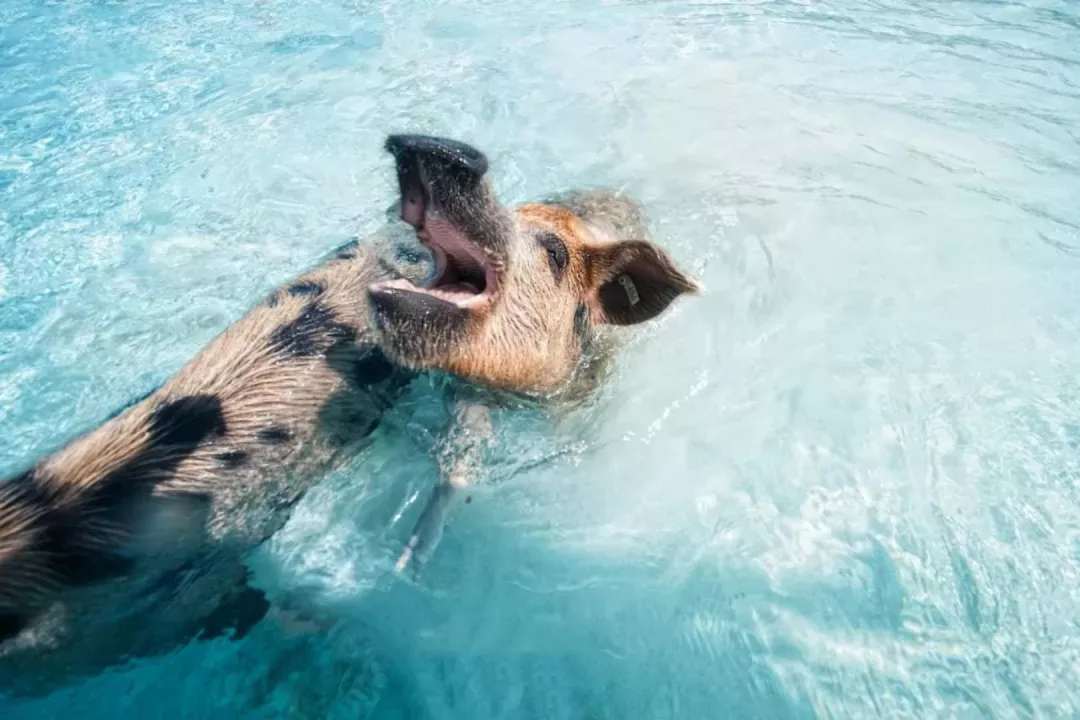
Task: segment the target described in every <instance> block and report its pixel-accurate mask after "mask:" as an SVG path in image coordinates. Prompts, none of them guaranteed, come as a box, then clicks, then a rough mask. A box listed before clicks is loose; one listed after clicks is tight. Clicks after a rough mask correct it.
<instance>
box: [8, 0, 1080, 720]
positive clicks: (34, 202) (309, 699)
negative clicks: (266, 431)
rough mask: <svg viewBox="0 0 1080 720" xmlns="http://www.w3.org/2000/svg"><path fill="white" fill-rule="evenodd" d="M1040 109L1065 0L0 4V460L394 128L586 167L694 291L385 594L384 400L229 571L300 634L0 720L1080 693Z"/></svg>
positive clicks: (526, 714)
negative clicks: (264, 540) (291, 509)
mask: <svg viewBox="0 0 1080 720" xmlns="http://www.w3.org/2000/svg"><path fill="white" fill-rule="evenodd" d="M1078 128H1080V8H1078V7H1077V6H1076V5H1075V4H1074V3H1070V2H1067V1H1064V0H1059V1H1057V2H1054V1H1052V0H1045V1H1041V0H1033V1H1032V2H1026V3H1024V2H989V1H983V2H928V1H925V0H922V1H919V2H901V1H900V0H878V1H876V2H856V1H855V0H826V1H820V2H819V1H815V0H801V1H795V0H787V1H783V0H775V1H764V0H763V1H759V2H735V1H732V2H723V3H708V2H697V3H691V2H683V1H681V0H680V1H672V2H654V1H650V0H585V1H582V2H574V3H569V2H545V3H531V4H523V3H518V2H511V1H510V0H491V1H485V2H475V3H462V2H453V1H451V0H443V1H439V2H434V1H432V0H423V1H421V0H397V1H394V0H387V1H386V2H381V3H368V2H342V1H340V0H338V1H328V2H319V3H315V2H298V1H295V0H293V1H290V2H286V1H285V0H252V1H251V2H247V3H242V2H235V1H231V2H220V3H194V2H176V1H175V0H172V1H170V2H150V1H147V0H136V1H132V2H126V3H112V2H102V1H93V2H90V1H80V0H73V1H71V2H65V3H43V2H39V0H5V2H3V3H0V436H2V437H3V438H4V441H3V442H2V443H0V473H4V472H8V471H11V470H15V469H16V468H19V467H21V466H22V465H23V464H24V463H25V462H26V461H27V460H29V459H30V458H31V457H33V456H34V455H35V454H37V453H39V452H43V451H45V450H48V449H50V448H51V447H53V446H54V445H55V444H56V443H57V442H59V441H60V440H62V439H63V438H66V437H67V436H69V435H70V434H71V433H74V432H76V431H78V430H81V429H84V428H86V427H88V426H90V425H91V424H93V423H94V422H96V421H98V420H100V419H101V418H102V417H104V416H105V415H107V414H108V413H109V412H110V411H111V410H113V409H114V408H116V407H117V406H119V405H122V404H124V403H125V402H126V401H127V400H129V399H130V398H131V397H133V396H135V395H137V394H139V393H141V392H143V391H146V390H148V389H149V388H150V387H152V386H153V385H154V384H156V383H157V382H159V381H160V380H161V379H163V378H164V377H166V376H167V375H168V374H169V373H171V372H172V371H174V370H175V369H177V368H178V367H179V366H180V364H182V363H183V362H184V360H186V359H187V358H188V357H190V356H191V355H192V354H193V353H194V352H195V351H197V350H198V348H199V347H201V346H202V345H203V344H204V343H205V342H207V341H208V340H209V339H210V338H211V337H213V336H214V335H215V334H216V333H218V332H219V331H221V330H222V329H223V328H224V327H225V326H226V325H227V324H228V323H229V322H230V321H231V320H233V319H235V318H236V317H238V316H239V315H240V314H241V313H242V312H243V311H244V310H245V309H246V308H247V307H248V306H249V305H250V304H251V303H253V302H254V301H255V300H256V299H258V298H260V297H262V295H263V294H264V293H265V291H267V290H268V289H269V288H270V287H271V286H273V285H274V284H276V283H278V282H282V281H284V280H286V279H288V278H289V277H290V276H292V275H294V274H296V273H298V272H299V271H300V270H301V269H303V268H304V267H306V266H307V265H309V264H310V263H312V262H314V261H315V260H316V259H318V258H319V257H320V256H321V255H322V254H323V253H325V252H326V251H327V250H329V249H330V248H332V247H333V246H335V245H336V244H337V243H339V242H341V240H342V239H344V238H346V237H348V236H350V235H352V234H354V233H357V232H363V231H365V230H369V229H371V228H374V227H376V226H377V225H378V224H379V222H380V221H381V218H382V213H383V209H384V208H385V207H386V205H387V204H388V203H389V202H390V201H391V200H392V199H393V185H392V182H393V178H392V176H391V173H390V166H389V163H388V158H387V157H386V156H385V155H384V153H382V151H381V148H380V146H381V141H382V138H383V136H384V134H385V133H387V132H389V131H393V130H400V129H407V130H421V131H427V132H434V133H439V134H444V135H451V136H455V137H459V138H462V139H465V140H468V141H471V142H473V143H475V144H477V145H478V146H479V147H481V148H483V149H484V150H485V151H486V152H487V153H488V154H489V155H490V157H491V159H492V163H493V166H494V176H495V178H496V180H497V182H498V183H499V187H500V189H501V193H502V195H503V196H504V198H505V199H506V200H508V201H518V200H523V199H527V198H532V197H536V196H537V195H540V194H543V193H547V192H549V191H551V190H558V189H563V188H565V187H568V186H573V185H576V184H582V183H588V184H594V183H607V184H614V185H618V186H625V187H626V188H627V189H628V190H630V191H632V192H633V193H635V194H636V195H638V196H639V197H641V198H642V199H643V200H644V201H645V202H646V203H647V204H648V207H649V209H650V212H651V215H652V217H653V221H654V228H655V231H656V236H657V238H658V239H659V240H660V241H661V242H663V243H664V244H666V245H667V246H668V247H669V248H671V250H672V252H673V254H674V255H676V256H677V257H678V258H679V259H680V261H682V262H684V263H685V264H686V265H687V266H688V267H690V268H692V270H693V271H694V273H696V274H697V275H698V276H699V277H701V278H702V280H703V281H704V283H705V284H706V286H707V287H708V290H709V293H708V294H707V295H706V296H704V297H701V298H698V299H694V300H688V301H686V302H685V303H682V304H681V305H680V306H679V308H678V310H677V311H676V312H674V313H672V314H671V315H670V316H668V317H666V318H665V320H664V321H663V322H661V323H659V324H657V325H656V326H655V327H653V328H652V329H651V330H650V332H648V333H647V334H646V335H645V336H643V337H642V338H641V339H640V341H639V342H638V343H637V344H636V345H635V346H634V347H633V348H632V349H631V350H630V351H629V352H627V353H626V355H625V356H624V357H623V358H622V360H621V362H620V365H619V374H618V376H617V377H616V379H615V380H614V382H613V383H612V384H611V385H610V386H609V387H607V388H606V389H605V391H604V394H603V397H602V398H601V402H600V403H599V405H598V407H597V408H596V409H595V410H594V411H592V413H593V414H592V415H590V416H589V417H587V418H584V419H581V425H579V426H578V427H582V426H584V427H587V428H588V431H587V432H585V433H580V432H576V431H575V432H574V433H571V434H569V435H568V436H566V437H553V436H552V435H551V433H550V431H549V430H548V429H546V428H545V427H543V426H542V425H541V424H539V423H531V422H529V421H526V420H521V419H518V420H513V419H506V422H505V424H504V425H503V426H502V428H501V433H502V435H501V441H502V443H503V449H504V450H505V452H504V454H503V455H504V457H505V458H507V459H506V461H505V463H504V464H502V465H499V466H498V467H496V468H495V470H494V471H493V475H494V478H493V481H492V482H491V483H490V484H489V485H488V486H487V487H486V488H485V489H483V490H480V491H478V492H477V493H476V495H475V497H474V502H473V503H472V504H471V505H470V506H469V507H468V510H467V512H464V513H462V514H461V515H460V516H459V517H458V519H457V520H456V521H455V523H454V525H453V526H452V527H451V529H450V530H449V532H448V534H447V536H446V538H445V539H444V541H443V544H442V545H441V546H440V548H439V553H438V555H437V556H436V558H435V559H434V560H433V561H432V564H431V565H430V566H429V568H428V570H427V572H426V573H425V575H424V576H423V578H422V580H421V582H420V583H419V584H418V585H415V586H414V585H409V584H406V583H403V582H400V581H396V580H394V579H393V577H392V575H391V573H390V569H391V567H392V564H393V560H394V559H395V557H396V553H397V551H398V550H399V549H400V543H401V542H402V541H403V539H404V538H405V537H406V533H407V532H408V530H409V529H410V528H411V522H412V520H413V518H414V517H415V515H416V513H417V512H418V507H417V501H416V494H417V493H423V491H424V489H425V488H426V487H427V485H428V483H429V482H430V480H431V477H432V472H433V470H432V467H431V466H430V464H429V463H428V461H426V460H425V459H424V458H423V455H422V453H419V452H417V451H416V445H415V443H413V442H412V441H410V440H408V439H406V437H407V436H408V435H409V434H415V433H416V432H418V430H417V428H416V427H413V426H407V425H406V426H404V427H403V428H401V429H400V432H398V433H397V434H395V433H394V432H389V433H387V435H386V436H385V437H384V438H382V439H381V440H380V444H379V445H378V446H377V447H376V448H375V449H374V450H373V451H372V453H371V454H370V455H368V456H365V457H361V458H358V459H357V461H356V463H354V465H353V466H352V467H350V468H349V469H348V471H347V472H343V473H340V474H338V475H336V476H334V477H331V478H329V479H328V481H327V483H326V484H324V485H323V486H322V487H320V488H319V489H318V490H317V491H315V492H313V493H312V494H311V495H310V496H309V497H308V498H306V500H305V501H304V502H303V503H302V504H301V505H300V506H299V508H298V510H297V513H296V516H295V517H294V518H293V520H292V521H291V522H290V524H289V526H288V527H287V528H286V529H285V531H284V532H282V533H281V535H280V536H279V537H278V538H276V539H275V541H274V542H273V543H271V546H270V547H268V548H265V549H264V550H263V551H262V552H260V553H259V555H258V557H257V558H255V560H254V563H255V565H256V567H257V569H258V571H259V574H260V578H261V582H262V584H263V585H264V586H266V587H268V588H271V589H274V590H276V591H278V592H288V593H293V594H296V595H297V596H300V597H303V598H304V599H305V601H307V602H309V603H310V604H311V605H312V607H316V608H318V609H319V612H322V613H324V614H326V616H328V617H333V618H336V619H337V620H338V621H339V622H338V625H337V627H336V628H335V630H334V631H333V632H332V633H330V634H329V635H328V636H323V637H314V638H312V637H297V638H282V637H281V635H280V634H279V633H277V632H276V631H275V630H274V629H273V628H269V627H260V628H259V629H258V630H256V631H255V632H253V633H252V635H251V636H249V637H248V638H247V639H245V640H244V641H242V642H237V643H230V642H226V641H221V642H216V643H206V644H200V645H193V646H190V647H187V648H185V649H183V650H181V651H179V652H177V653H175V654H173V655H170V656H167V657H163V658H159V659H156V660H152V661H146V662H143V663H140V664H138V665H137V666H135V667H133V668H130V669H128V670H125V671H117V672H113V673H109V674H107V675H105V676H103V677H99V678H96V679H93V680H90V681H87V682H85V683H82V684H79V685H77V686H75V687H72V688H70V689H68V690H66V691H64V692H61V693H58V694H56V695H55V696H53V697H50V698H47V699H44V700H40V701H36V702H33V703H22V704H12V707H10V708H6V709H5V712H4V713H3V715H4V717H5V719H7V718H18V719H20V720H21V719H22V718H43V717H59V716H63V717H78V718H86V719H87V720H89V719H91V718H113V717H125V718H127V717H131V718H241V717H242V718H285V717H289V718H296V717H305V718H323V717H333V718H338V717H341V718H344V717H348V718H365V717H367V718H379V719H380V720H385V719H389V718H399V717H408V718H417V719H420V718H485V719H488V718H491V719H494V718H544V719H558V718H573V719H576V720H607V719H612V720H614V719H620V720H621V719H625V718H642V719H644V718H649V719H652V718H694V719H697V718H702V719H704V718H719V717H740V718H742V717H746V718H750V717H757V718H810V717H823V718H826V717H836V718H840V717H865V718H870V717H952V718H990V717H993V718H1031V717H1068V716H1075V715H1077V714H1080V627H1078V621H1077V618H1080V497H1078V494H1077V485H1078V484H1080V448H1078V444H1080V307H1078V303H1077V293H1078V289H1080V202H1077V198H1078V197H1080V144H1078V143H1080V130H1078ZM403 422H404V421H403ZM418 422H419V421H418ZM421 497H422V495H421Z"/></svg>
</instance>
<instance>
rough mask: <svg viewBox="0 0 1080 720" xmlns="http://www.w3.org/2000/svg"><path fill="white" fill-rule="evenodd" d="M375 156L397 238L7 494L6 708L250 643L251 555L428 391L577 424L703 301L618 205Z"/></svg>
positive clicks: (426, 146)
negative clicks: (568, 406) (608, 381)
mask: <svg viewBox="0 0 1080 720" xmlns="http://www.w3.org/2000/svg"><path fill="white" fill-rule="evenodd" d="M385 149H386V150H387V151H388V152H389V153H390V154H391V155H392V156H393V158H394V161H395V166H396V171H397V180H398V189H399V198H398V201H397V213H398V214H399V218H398V219H399V220H401V221H403V222H401V223H398V224H396V225H394V226H392V227H391V228H389V229H387V230H386V231H385V232H383V233H380V234H378V235H377V237H376V238H374V239H373V240H371V241H369V242H363V243H361V242H359V241H354V242H352V243H349V244H346V245H345V246H342V247H341V248H339V249H337V250H336V251H335V252H334V253H333V254H332V255H331V257H329V258H328V259H327V260H326V261H325V262H323V263H322V264H320V265H318V266H317V267H315V268H313V269H311V270H309V271H307V272H306V273H304V274H302V275H300V276H299V277H297V278H296V279H294V280H293V281H291V282H289V283H287V284H286V285H284V286H283V287H280V288H278V289H276V290H274V291H273V292H272V293H270V295H269V296H268V297H267V298H266V299H264V300H263V301H262V302H260V303H258V304H257V305H256V306H255V307H253V308H252V309H251V310H250V311H248V312H247V314H246V315H244V316H243V317H242V318H241V319H240V320H238V321H237V322H236V323H235V324H233V325H231V326H230V327H228V328H227V329H225V330H224V332H222V333H221V334H220V335H219V336H217V337H216V338H215V339H214V340H212V341H211V342H210V343H209V344H208V345H207V346H206V347H205V348H203V349H202V350H201V351H200V352H199V353H198V354H196V355H195V357H194V358H193V359H192V360H191V361H190V362H188V363H187V364H186V365H185V366H184V367H182V368H181V369H180V370H179V371H178V372H177V373H176V374H175V375H173V376H172V377H171V378H170V379H168V380H167V381H166V382H165V383H164V384H163V385H162V386H161V387H159V388H158V389H156V390H155V391H153V392H152V393H150V394H149V395H148V396H147V397H145V398H142V399H140V400H138V401H136V402H134V403H132V404H131V405H130V406H129V407H126V408H124V409H122V410H120V411H118V412H117V413H115V414H114V415H113V416H112V417H110V418H108V419H107V420H106V421H105V422H103V423H102V424H101V425H99V426H98V427H96V428H95V429H93V430H90V431H88V432H85V433H84V434H82V435H80V436H78V437H75V438H74V439H72V440H70V441H68V442H67V443H66V444H64V445H63V446H62V447H60V448H59V449H57V450H55V451H54V452H52V453H51V454H48V455H47V456H45V457H43V458H41V459H39V460H37V461H36V462H35V463H33V464H32V465H31V466H30V467H28V468H27V469H25V470H23V471H22V472H19V473H17V474H16V475H14V476H12V477H9V478H7V479H6V480H3V481H0V683H3V684H2V685H0V687H2V688H3V690H4V691H6V692H8V693H11V694H37V693H39V692H46V691H48V690H49V689H51V688H53V687H55V686H56V685H57V684H58V683H64V682H67V681H68V680H70V679H72V678H76V677H83V676H87V675H92V674H96V673H97V672H100V671H102V670H103V669H105V668H107V667H110V666H113V665H115V664H116V663H118V662H122V661H124V660H126V659H130V658H134V657H141V656H149V655H154V654H160V653H163V652H167V651H169V650H171V649H174V648H175V647H177V646H178V645H180V644H182V643H184V642H189V641H191V640H192V639H193V638H207V637H218V636H222V635H225V636H228V637H232V638H239V637H243V636H244V635H245V634H246V633H247V632H248V631H249V630H250V629H251V628H252V627H253V626H254V625H256V624H257V623H259V622H260V621H261V620H262V619H263V618H264V617H265V616H266V615H267V612H268V611H269V610H270V603H269V601H268V600H267V599H266V597H265V595H264V594H263V593H262V591H260V590H258V589H256V588H255V587H253V586H252V585H250V584H249V583H248V577H247V570H246V565H245V559H246V556H247V554H248V553H249V552H250V551H251V550H253V549H254V548H256V547H258V546H259V545H260V544H261V543H263V542H264V541H265V540H267V539H268V538H269V537H271V536H272V535H273V534H274V533H275V532H276V531H277V530H278V529H279V528H281V527H282V525H283V524H284V523H285V522H286V520H287V519H288V517H289V514H290V511H291V509H292V508H293V507H294V505H295V504H296V502H297V501H298V500H299V499H300V498H301V497H303V495H304V493H305V492H306V491H307V490H308V489H309V488H310V487H311V486H312V485H313V484H314V483H315V482H317V481H318V479H319V478H320V477H322V476H323V475H325V474H326V473H327V472H328V471H329V470H331V469H333V468H335V467H338V466H340V464H341V463H343V462H345V461H346V460H348V459H349V458H351V457H353V456H355V454H356V453H357V452H360V451H361V450H362V449H363V448H364V447H365V446H366V445H367V444H370V442H371V436H372V433H373V432H374V430H375V429H376V428H377V427H378V426H379V423H380V419H381V418H382V417H383V415H384V413H385V412H386V411H387V410H388V409H389V408H391V407H392V406H393V405H394V403H395V401H396V400H397V399H398V398H399V397H400V396H401V394H402V393H403V391H404V390H405V388H406V387H407V386H408V385H409V383H411V382H412V381H413V380H414V379H415V378H416V377H417V376H418V375H420V374H422V373H443V374H445V375H446V376H448V377H451V378H453V380H454V382H457V383H461V384H462V386H463V387H470V388H478V389H481V390H482V391H485V392H491V393H510V394H514V395H519V396H525V397H529V398H533V399H536V400H537V401H539V402H544V403H555V404H557V403H560V402H569V401H571V400H572V399H573V398H575V397H581V396H583V395H587V393H588V392H589V391H590V389H591V387H592V386H593V385H594V384H595V382H596V378H597V377H598V375H597V373H596V371H595V368H596V367H598V363H601V361H602V360H603V359H604V357H607V356H608V355H609V354H610V352H612V350H613V348H615V347H617V342H612V341H611V337H612V335H613V334H617V333H618V331H619V330H620V328H622V327H624V326H631V325H636V324H639V323H642V322H646V321H649V320H651V319H653V318H656V317H657V316H658V315H660V314H661V313H662V312H664V311H665V310H666V309H667V308H668V307H669V306H670V305H671V303H672V302H673V301H674V300H675V299H676V298H678V297H679V296H680V295H683V294H694V293H697V292H698V291H699V290H700V286H699V285H698V283H697V282H696V281H695V280H693V279H692V278H691V277H689V275H687V274H686V273H685V272H684V271H683V270H681V269H680V268H679V267H678V266H677V265H676V264H675V262H674V261H673V260H672V259H671V258H670V257H669V255H668V254H667V253H666V252H665V251H664V250H662V249H661V248H659V247H658V246H656V245H654V244H652V243H651V242H649V241H648V240H647V239H646V227H645V219H644V214H643V212H642V210H641V208H640V206H639V205H638V204H637V203H636V202H634V201H633V200H631V199H630V198H627V197H625V196H622V195H620V194H618V193H614V192H610V191H606V190H587V191H578V192H571V193H566V194H563V195H559V196H554V197H552V198H548V199H547V200H545V201H543V202H537V203H529V204H525V205H522V206H520V207H518V208H516V209H513V210H510V209H507V208H506V207H504V206H503V205H502V204H501V203H500V202H499V201H498V199H497V197H496V195H495V192H494V190H493V188H492V185H491V183H490V181H489V180H488V178H487V170H488V161H487V158H486V157H485V156H484V155H483V154H482V153H481V152H480V151H478V150H476V149H475V148H473V147H471V146H469V145H466V144H464V143H461V142H458V141H455V140H451V139H446V138H436V137H428V136H422V135H391V136H389V137H388V139H387V140H386V143H385ZM401 232H405V233H407V234H408V235H409V236H410V237H409V238H408V240H409V241H411V242H412V243H414V246H415V242H416V240H418V241H419V243H420V245H421V246H423V247H424V248H426V251H427V254H428V255H429V256H430V258H428V259H427V260H425V259H424V258H423V256H419V257H420V259H419V260H417V259H416V257H414V256H415V255H416V253H415V252H412V251H411V250H410V249H409V248H408V247H407V246H402V245H401V242H402V239H401V237H400V235H401ZM410 253H411V254H410ZM601 364H602V363H601ZM463 397H464V396H463ZM468 397H470V398H471V399H469V400H466V401H460V402H459V407H458V412H457V415H456V417H458V418H459V419H460V423H459V425H460V427H458V428H456V429H455V428H451V429H450V431H449V433H448V437H449V438H451V442H452V441H453V440H452V439H453V438H455V437H458V438H460V437H463V436H467V435H470V434H479V435H480V436H482V435H483V434H484V432H486V430H485V424H486V422H487V420H486V417H485V413H484V411H483V402H482V401H481V402H478V401H477V399H476V398H478V397H483V395H482V394H476V393H474V394H472V395H470V396H468ZM466 456H468V454H466ZM469 472H470V471H469V468H468V465H467V464H465V465H462V464H460V463H458V464H451V467H448V468H446V469H445V470H444V471H443V472H442V473H441V479H440V481H439V483H438V484H437V485H436V491H435V493H434V494H433V496H432V500H431V501H430V502H429V503H428V505H427V507H426V508H425V511H424V513H423V514H422V516H421V519H420V520H419V521H418V523H417V525H416V529H415V530H414V532H413V535H412V536H411V538H410V540H409V542H408V543H407V545H406V551H405V552H404V553H403V555H402V559H401V560H400V561H399V567H403V566H404V564H406V563H407V562H408V560H409V558H410V557H412V556H413V555H414V553H419V551H420V550H422V549H423V548H425V547H427V548H428V549H429V550H430V548H431V547H433V546H434V544H435V543H436V542H437V540H438V536H439V535H440V534H441V532H442V528H443V526H444V524H445V521H446V517H447V509H448V508H449V507H450V505H451V502H450V501H451V500H452V499H453V498H454V497H455V495H456V491H458V490H459V489H460V488H461V487H464V486H465V485H466V484H467V483H468V473H469ZM16 671H18V672H16Z"/></svg>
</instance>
